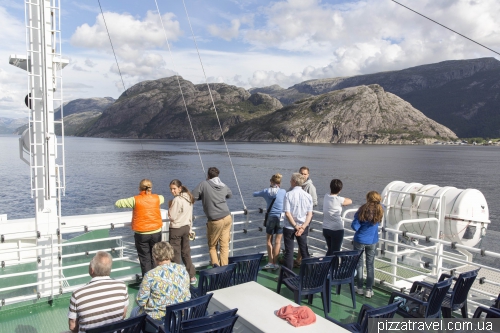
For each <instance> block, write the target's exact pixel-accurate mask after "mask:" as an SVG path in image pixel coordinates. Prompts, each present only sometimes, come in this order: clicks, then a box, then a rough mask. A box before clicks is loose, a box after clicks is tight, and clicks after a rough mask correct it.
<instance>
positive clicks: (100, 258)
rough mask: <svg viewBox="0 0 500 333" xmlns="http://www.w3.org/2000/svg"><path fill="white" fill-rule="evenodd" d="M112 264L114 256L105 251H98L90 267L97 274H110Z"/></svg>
mask: <svg viewBox="0 0 500 333" xmlns="http://www.w3.org/2000/svg"><path fill="white" fill-rule="evenodd" d="M112 265H113V257H112V256H111V254H109V253H108V252H105V251H99V252H97V253H96V255H95V256H94V258H92V261H91V262H90V267H91V268H92V270H93V271H94V275H95V276H109V275H110V274H111V266H112Z"/></svg>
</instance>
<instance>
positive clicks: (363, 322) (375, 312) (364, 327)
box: [358, 302, 401, 333]
mask: <svg viewBox="0 0 500 333" xmlns="http://www.w3.org/2000/svg"><path fill="white" fill-rule="evenodd" d="M400 303H401V302H395V303H391V304H388V305H385V306H382V307H380V308H372V307H369V306H366V305H363V306H362V307H361V311H359V316H358V324H359V326H360V327H361V329H360V331H359V333H368V332H377V327H370V325H369V324H372V325H376V323H374V322H373V323H371V322H369V321H368V319H374V318H393V317H394V315H395V314H396V311H397V310H398V307H399V304H400Z"/></svg>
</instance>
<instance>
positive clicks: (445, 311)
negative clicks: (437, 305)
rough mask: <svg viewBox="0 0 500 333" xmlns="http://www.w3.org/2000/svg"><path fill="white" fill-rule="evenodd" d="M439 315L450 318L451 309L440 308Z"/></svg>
mask: <svg viewBox="0 0 500 333" xmlns="http://www.w3.org/2000/svg"><path fill="white" fill-rule="evenodd" d="M441 315H442V316H443V318H451V309H450V308H441Z"/></svg>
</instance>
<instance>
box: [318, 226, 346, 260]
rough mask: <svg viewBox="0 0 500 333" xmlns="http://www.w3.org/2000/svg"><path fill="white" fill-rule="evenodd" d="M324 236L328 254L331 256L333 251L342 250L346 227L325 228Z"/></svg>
mask: <svg viewBox="0 0 500 333" xmlns="http://www.w3.org/2000/svg"><path fill="white" fill-rule="evenodd" d="M323 237H325V241H326V246H327V247H328V251H326V255H327V256H331V255H333V252H335V251H340V249H341V248H342V241H343V240H344V229H341V230H330V229H323Z"/></svg>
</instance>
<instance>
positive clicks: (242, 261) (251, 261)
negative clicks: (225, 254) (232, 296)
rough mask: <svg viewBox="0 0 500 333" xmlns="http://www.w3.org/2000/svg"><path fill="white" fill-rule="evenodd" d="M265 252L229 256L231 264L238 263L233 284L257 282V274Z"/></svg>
mask: <svg viewBox="0 0 500 333" xmlns="http://www.w3.org/2000/svg"><path fill="white" fill-rule="evenodd" d="M263 256H264V254H263V253H256V254H249V255H244V256H237V257H229V263H230V264H236V268H235V269H234V273H233V277H232V279H231V285H237V284H242V283H245V282H250V281H255V282H257V275H258V274H259V268H260V262H261V260H262V257H263Z"/></svg>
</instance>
